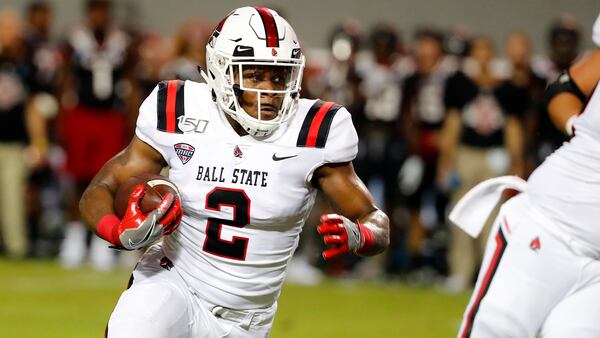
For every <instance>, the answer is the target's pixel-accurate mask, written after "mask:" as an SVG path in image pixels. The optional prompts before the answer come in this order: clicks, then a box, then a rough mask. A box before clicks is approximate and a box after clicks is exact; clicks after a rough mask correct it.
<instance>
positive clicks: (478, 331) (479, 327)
mask: <svg viewBox="0 0 600 338" xmlns="http://www.w3.org/2000/svg"><path fill="white" fill-rule="evenodd" d="M472 336H473V337H486V338H495V337H497V338H527V337H535V330H532V328H530V327H529V326H528V325H527V324H526V323H525V322H524V321H523V319H522V318H519V317H518V316H516V315H512V314H510V313H506V312H503V313H497V312H496V313H493V312H489V313H481V314H480V316H478V318H476V319H475V324H474V325H473V335H472Z"/></svg>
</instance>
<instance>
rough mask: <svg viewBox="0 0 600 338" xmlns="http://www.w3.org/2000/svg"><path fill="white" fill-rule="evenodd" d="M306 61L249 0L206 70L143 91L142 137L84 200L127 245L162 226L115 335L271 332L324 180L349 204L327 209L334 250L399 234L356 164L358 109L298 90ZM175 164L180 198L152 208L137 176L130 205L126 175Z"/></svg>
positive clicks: (125, 297)
mask: <svg viewBox="0 0 600 338" xmlns="http://www.w3.org/2000/svg"><path fill="white" fill-rule="evenodd" d="M303 67H304V56H303V54H302V52H301V49H300V45H299V43H298V38H297V37H296V35H295V33H294V31H293V29H292V27H291V26H290V25H289V24H288V23H287V22H286V21H285V20H284V19H283V18H281V17H280V16H279V15H278V14H277V13H276V12H275V11H273V10H270V9H266V8H262V7H244V8H239V9H236V10H234V11H232V12H231V13H230V14H229V15H228V16H227V17H225V18H224V19H223V20H222V21H221V22H220V23H219V24H218V25H217V27H216V28H215V31H214V32H213V36H212V37H211V39H210V42H209V44H208V45H207V72H206V74H204V76H205V78H206V80H207V84H201V83H195V82H191V81H185V82H184V81H177V80H174V81H164V82H161V83H160V84H159V85H158V86H157V87H156V88H155V89H154V91H153V92H152V93H151V94H150V96H149V97H148V98H147V99H146V100H145V101H144V103H143V104H142V106H141V107H140V114H139V118H138V122H137V127H136V136H135V137H134V138H133V140H132V142H131V144H130V145H129V146H128V147H127V148H126V149H125V150H124V151H123V152H121V153H120V154H119V155H117V156H116V157H115V158H113V159H111V160H110V161H109V162H107V164H106V165H105V166H104V167H103V169H102V170H101V171H100V173H99V174H98V175H97V176H96V178H95V179H94V181H93V182H92V183H91V184H90V186H89V187H88V189H87V190H86V192H85V194H84V196H83V198H82V201H81V211H82V214H83V216H84V218H85V219H86V221H87V223H88V224H90V226H91V227H92V228H93V229H94V230H96V232H97V233H98V235H99V236H100V237H102V238H104V239H106V240H107V241H109V242H111V243H112V244H114V245H116V246H118V247H121V248H125V249H137V248H140V247H143V246H145V245H148V244H149V243H151V242H153V241H154V240H156V239H158V238H161V237H162V240H161V241H160V242H158V244H155V245H154V246H152V247H150V248H149V249H148V251H147V252H146V253H145V254H144V256H143V257H142V259H141V261H140V262H139V264H138V265H137V267H136V268H135V270H134V272H133V275H132V281H131V285H130V287H129V288H128V290H126V291H125V292H124V293H123V294H122V296H121V298H120V299H119V302H118V304H117V306H116V308H115V310H114V311H113V313H112V315H111V317H110V320H109V323H108V327H107V336H108V337H110V338H113V337H206V338H212V337H266V336H267V335H268V334H269V332H270V329H271V325H272V323H273V318H274V314H275V311H276V307H277V298H278V297H279V293H280V291H281V287H282V284H283V281H284V278H285V268H286V264H287V262H288V261H289V259H290V258H291V256H292V254H293V252H294V250H295V249H296V246H297V244H298V237H299V234H300V232H301V230H302V226H303V225H304V223H305V222H306V220H307V218H308V214H309V213H310V210H311V208H312V206H313V203H314V200H315V195H316V192H317V190H320V191H322V192H323V193H324V194H325V196H326V197H327V198H328V199H329V200H330V201H331V202H332V204H333V205H334V206H335V207H336V209H337V210H339V212H340V215H337V214H335V215H325V216H323V217H322V218H321V225H320V226H319V227H318V231H319V233H321V234H322V235H323V236H324V241H325V243H326V244H327V245H329V248H328V249H327V250H326V251H325V252H324V253H323V256H324V258H326V259H329V258H332V257H335V256H338V255H340V254H344V253H348V252H349V253H353V254H360V255H373V254H377V253H380V252H382V251H383V250H384V249H385V247H386V246H387V245H388V242H389V239H388V237H389V236H388V232H389V229H388V228H389V225H388V219H387V216H386V215H385V214H384V213H383V212H381V211H379V210H378V209H377V208H376V207H375V206H374V204H373V199H372V197H371V195H370V194H369V192H368V191H367V190H366V189H365V187H364V185H363V184H362V182H360V180H359V179H358V178H357V176H356V175H355V173H354V170H353V169H352V165H351V161H352V160H353V159H354V157H355V156H356V153H357V143H358V138H357V135H356V132H355V129H354V126H353V125H352V120H351V116H350V114H349V112H348V111H347V110H346V109H345V108H343V107H341V106H340V105H337V104H335V103H333V102H323V101H321V100H306V99H299V97H298V94H299V91H300V82H301V79H302V71H303ZM165 165H167V166H169V178H170V179H171V180H172V181H173V182H174V183H175V184H176V185H177V186H178V188H179V191H180V195H181V202H179V201H175V202H173V200H174V196H172V195H170V194H167V196H165V198H164V199H163V201H162V203H161V205H160V206H159V207H158V208H157V209H156V210H154V211H153V212H150V213H148V214H146V215H143V214H142V213H141V212H140V211H139V207H138V204H139V199H140V198H141V196H142V195H143V188H141V187H138V188H137V189H136V190H134V192H133V193H132V196H131V198H130V207H129V209H128V212H127V213H126V215H125V216H124V218H123V219H118V218H117V217H116V216H115V215H114V210H113V208H112V203H113V196H114V193H115V191H116V189H117V188H118V186H119V184H121V183H122V182H124V181H125V180H127V178H129V177H130V176H133V175H136V174H140V173H148V172H149V173H158V172H159V171H160V169H161V167H163V166H165ZM182 210H185V211H184V212H183V213H182ZM342 215H343V216H342ZM165 235H168V236H165ZM163 236H164V237H163Z"/></svg>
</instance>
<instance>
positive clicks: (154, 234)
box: [114, 174, 183, 250]
mask: <svg viewBox="0 0 600 338" xmlns="http://www.w3.org/2000/svg"><path fill="white" fill-rule="evenodd" d="M114 209H115V212H116V214H117V217H119V219H120V220H121V224H120V226H119V227H118V228H117V234H115V238H116V239H118V242H119V243H120V244H121V246H122V247H123V248H124V249H128V250H133V249H138V248H141V247H144V246H146V245H148V244H150V243H152V242H154V241H155V240H157V239H158V238H160V237H161V236H164V235H169V234H171V233H172V232H173V231H175V230H176V229H177V227H178V226H179V222H180V221H181V217H182V216H183V209H182V208H181V197H180V194H179V190H178V189H177V187H176V186H175V184H174V183H173V182H171V181H169V179H168V178H166V177H164V176H160V175H154V174H142V175H138V176H134V177H131V178H130V179H129V180H127V181H125V182H124V183H123V184H121V186H120V187H119V189H118V190H117V193H116V195H115V200H114Z"/></svg>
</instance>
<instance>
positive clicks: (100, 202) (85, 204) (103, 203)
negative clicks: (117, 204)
mask: <svg viewBox="0 0 600 338" xmlns="http://www.w3.org/2000/svg"><path fill="white" fill-rule="evenodd" d="M113 200H114V197H113V193H112V192H111V189H110V188H109V187H108V186H107V185H106V184H103V183H101V182H92V183H91V184H90V186H89V187H88V188H87V189H86V190H85V192H84V193H83V196H82V197H81V200H80V201H79V211H80V212H81V218H82V220H83V221H84V222H85V223H86V224H87V226H88V227H89V228H90V229H91V230H93V231H96V228H97V226H98V223H99V222H100V219H102V217H104V216H106V215H112V214H114V213H115V210H114V208H113Z"/></svg>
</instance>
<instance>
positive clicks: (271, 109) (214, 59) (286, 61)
mask: <svg viewBox="0 0 600 338" xmlns="http://www.w3.org/2000/svg"><path fill="white" fill-rule="evenodd" d="M207 68H208V73H209V74H208V75H205V79H206V80H207V82H208V84H209V85H210V86H211V88H213V90H214V95H215V100H216V102H217V105H218V106H219V107H220V108H221V109H222V110H223V111H224V112H225V113H227V114H229V115H230V116H231V117H232V118H233V119H234V120H236V121H237V122H238V123H239V124H240V125H241V126H242V127H243V128H244V130H245V131H246V132H248V133H249V134H251V135H253V136H257V137H262V136H267V135H269V134H271V133H272V132H273V131H275V129H277V128H278V127H279V126H280V125H281V124H282V123H284V122H286V121H287V120H288V119H289V118H290V117H291V116H292V115H293V113H294V112H295V109H296V107H297V102H298V98H299V93H300V85H301V82H302V73H303V70H304V56H303V55H302V56H301V57H300V58H277V59H258V58H249V57H245V56H229V55H226V54H224V53H221V52H219V51H216V50H214V49H213V48H212V47H211V46H207ZM251 93H255V95H254V96H255V100H256V102H250V100H244V98H246V99H248V98H251V97H252V96H253V95H251ZM243 106H245V107H247V108H248V107H250V108H251V109H252V110H255V111H256V117H253V116H252V115H251V114H249V113H248V112H247V111H246V110H245V109H244V108H243Z"/></svg>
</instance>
